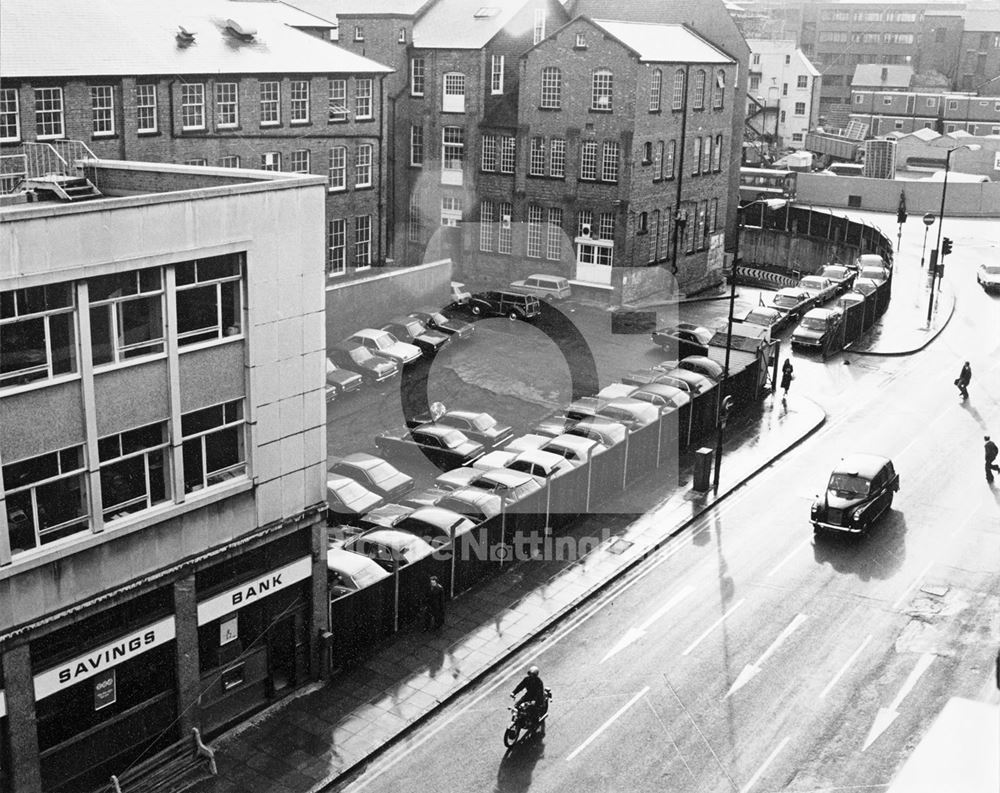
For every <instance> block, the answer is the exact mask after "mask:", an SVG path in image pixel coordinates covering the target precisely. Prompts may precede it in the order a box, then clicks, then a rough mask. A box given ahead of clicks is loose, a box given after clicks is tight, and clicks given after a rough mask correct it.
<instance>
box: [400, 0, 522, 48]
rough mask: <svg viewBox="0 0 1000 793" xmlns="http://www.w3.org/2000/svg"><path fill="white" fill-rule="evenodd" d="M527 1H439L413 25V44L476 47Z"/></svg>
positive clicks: (438, 46) (506, 21) (483, 42)
mask: <svg viewBox="0 0 1000 793" xmlns="http://www.w3.org/2000/svg"><path fill="white" fill-rule="evenodd" d="M527 2H528V0H439V1H438V2H436V3H434V4H433V5H432V6H431V7H430V8H429V9H427V11H426V13H425V14H424V15H423V16H422V17H420V18H419V19H418V20H417V21H416V22H415V23H414V25H413V46H414V47H417V48H422V49H449V50H478V49H481V48H482V47H485V46H486V44H487V43H489V41H490V40H491V39H492V38H493V37H494V36H495V35H496V34H497V33H499V32H500V31H501V30H503V29H504V27H506V25H507V23H508V22H510V20H511V19H512V18H513V17H514V16H515V15H516V14H518V13H519V12H520V11H521V10H522V9H523V8H524V7H525V6H526V5H527Z"/></svg>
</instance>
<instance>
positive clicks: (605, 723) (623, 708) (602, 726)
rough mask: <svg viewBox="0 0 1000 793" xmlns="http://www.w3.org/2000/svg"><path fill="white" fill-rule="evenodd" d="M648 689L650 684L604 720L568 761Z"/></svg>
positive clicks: (595, 738) (573, 752) (571, 754)
mask: <svg viewBox="0 0 1000 793" xmlns="http://www.w3.org/2000/svg"><path fill="white" fill-rule="evenodd" d="M647 691H649V686H646V687H645V688H644V689H643V690H642V691H640V692H639V693H638V694H636V695H635V696H634V697H632V699H630V700H629V701H628V702H626V703H625V704H624V705H622V706H621V707H620V708H618V710H617V711H615V713H614V715H613V716H612V717H611V718H610V719H608V720H607V721H606V722H604V724H602V725H601V726H600V727H598V728H597V730H596V731H595V732H593V733H591V735H590V737H589V738H588V739H587V740H585V741H584V742H583V743H581V744H580V745H579V746H578V747H576V749H574V750H573V751H572V752H571V753H570V756H569V757H567V758H566V761H567V762H569V761H570V760H572V759H573V758H574V757H576V756H577V755H578V754H580V752H582V751H583V750H584V749H586V748H587V747H588V746H590V744H592V743H593V742H594V741H595V740H597V737H598V736H599V735H600V734H601V733H602V732H604V731H605V730H606V729H607V728H608V727H610V726H611V725H612V724H614V723H615V719H617V718H618V717H619V716H621V715H622V714H623V713H624V712H625V711H627V710H628V709H629V708H631V707H632V706H633V705H634V704H635V703H636V702H638V701H639V700H640V699H641V698H642V697H643V696H645V695H646V692H647Z"/></svg>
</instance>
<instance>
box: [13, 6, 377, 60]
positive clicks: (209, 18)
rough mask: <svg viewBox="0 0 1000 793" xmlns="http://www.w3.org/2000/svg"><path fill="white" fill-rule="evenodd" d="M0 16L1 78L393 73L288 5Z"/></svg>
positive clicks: (55, 10)
mask: <svg viewBox="0 0 1000 793" xmlns="http://www.w3.org/2000/svg"><path fill="white" fill-rule="evenodd" d="M0 15H2V24H0V71H2V72H3V75H4V77H5V78H7V79H11V78H14V77H36V76H46V77H83V76H89V75H123V76H125V75H160V74H163V75H185V74H256V73H261V72H268V73H273V74H287V73H298V74H302V73H311V72H321V73H330V72H346V73H385V72H391V71H392V69H391V68H389V67H387V66H383V65H382V64H379V63H376V62H375V61H373V60H370V59H368V58H365V57H362V56H361V55H356V54H355V53H353V52H350V51H348V50H345V49H343V48H341V47H338V46H336V45H335V44H332V43H330V42H328V41H323V40H322V39H319V38H317V37H315V36H311V35H309V34H308V33H304V32H302V31H300V30H296V29H295V28H294V27H292V25H300V26H309V25H311V24H313V22H312V20H313V19H314V18H313V17H310V16H309V15H307V14H305V13H304V12H302V11H299V10H298V9H295V8H292V7H290V6H287V5H285V4H284V3H275V2H233V1H232V0H171V2H169V3H142V2H136V0H4V2H3V7H2V11H0ZM228 19H232V20H235V21H236V22H237V23H238V24H239V25H240V26H241V27H242V28H244V29H246V30H255V31H256V33H255V35H254V36H253V38H252V39H250V40H243V39H240V38H239V37H237V36H235V35H232V34H231V33H229V32H227V30H226V21H227V20H228ZM315 25H317V26H325V23H324V22H322V21H320V20H316V21H315ZM180 26H183V27H184V28H185V29H186V30H188V31H190V32H192V33H194V34H195V35H194V40H193V42H192V43H190V44H188V45H186V46H185V45H182V44H180V43H179V42H178V39H177V33H178V28H179V27H180ZM67 42H75V45H67ZM95 43H99V46H95Z"/></svg>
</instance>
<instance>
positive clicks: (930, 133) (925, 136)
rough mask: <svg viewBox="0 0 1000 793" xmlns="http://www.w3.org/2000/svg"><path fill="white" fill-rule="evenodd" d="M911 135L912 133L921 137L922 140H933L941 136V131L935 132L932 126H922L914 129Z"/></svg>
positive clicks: (915, 136) (916, 136)
mask: <svg viewBox="0 0 1000 793" xmlns="http://www.w3.org/2000/svg"><path fill="white" fill-rule="evenodd" d="M910 135H912V136H913V137H914V138H919V139H920V140H922V141H931V140H934V139H935V138H940V137H941V133H940V132H935V131H934V130H933V129H931V128H930V127H921V128H920V129H915V130H913V132H911V133H910ZM903 137H909V136H907V135H904V136H903Z"/></svg>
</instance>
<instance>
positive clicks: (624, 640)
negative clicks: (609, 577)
mask: <svg viewBox="0 0 1000 793" xmlns="http://www.w3.org/2000/svg"><path fill="white" fill-rule="evenodd" d="M692 592H694V587H693V586H686V587H684V588H683V589H682V590H681V591H680V592H678V593H677V594H676V595H674V596H673V597H672V598H670V600H668V601H667V602H666V603H664V604H663V605H662V606H660V607H659V608H658V609H657V610H656V611H654V612H653V613H652V615H650V616H649V617H648V618H647V619H646V621H645V622H643V623H642V624H641V625H639V626H638V627H635V628H629V629H628V630H627V631H625V635H624V636H622V637H621V638H620V639H619V640H618V643H617V644H616V645H615V646H614V647H612V648H611V649H610V650H608V653H607V655H605V656H604V657H603V658H602V659H601V663H602V664H603V663H604V662H605V661H607V660H608V659H609V658H611V657H612V656H613V655H616V654H617V653H620V652H621V651H622V650H624V649H625V648H626V647H628V646H629V645H630V644H632V643H633V642H636V641H638V640H639V639H641V638H642V637H643V636H645V635H646V631H647V630H648V629H649V626H650V625H652V624H653V623H654V622H656V621H657V620H658V619H659V618H660V617H662V616H663V615H664V614H666V613H667V612H668V611H670V609H672V608H673V607H674V606H676V605H677V604H678V603H680V602H681V601H682V600H683V599H684V598H686V597H687V596H688V595H690V594H691V593H692Z"/></svg>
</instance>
